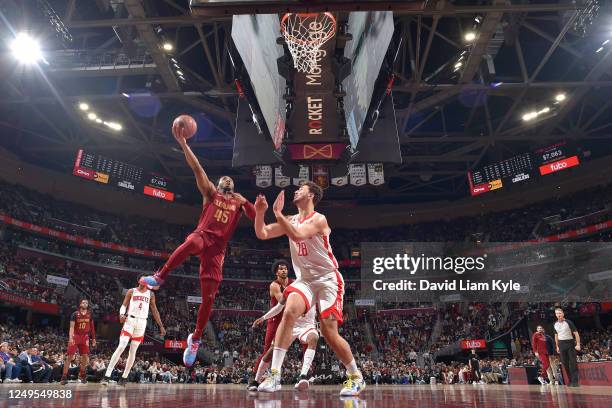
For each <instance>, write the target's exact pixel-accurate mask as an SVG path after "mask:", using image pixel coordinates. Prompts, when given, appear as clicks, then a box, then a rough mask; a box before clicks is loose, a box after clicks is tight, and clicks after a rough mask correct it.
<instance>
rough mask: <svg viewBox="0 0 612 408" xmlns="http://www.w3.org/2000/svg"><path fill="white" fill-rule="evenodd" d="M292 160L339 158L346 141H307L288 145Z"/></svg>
mask: <svg viewBox="0 0 612 408" xmlns="http://www.w3.org/2000/svg"><path fill="white" fill-rule="evenodd" d="M287 149H289V153H290V154H291V160H338V159H340V156H341V155H342V152H343V151H344V150H345V149H346V144H345V143H306V144H289V145H287Z"/></svg>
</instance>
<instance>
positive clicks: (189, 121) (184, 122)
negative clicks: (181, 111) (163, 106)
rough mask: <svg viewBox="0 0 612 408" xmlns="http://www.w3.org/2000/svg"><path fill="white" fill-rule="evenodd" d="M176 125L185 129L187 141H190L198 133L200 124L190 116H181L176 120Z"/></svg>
mask: <svg viewBox="0 0 612 408" xmlns="http://www.w3.org/2000/svg"><path fill="white" fill-rule="evenodd" d="M174 125H177V126H181V127H184V128H185V132H186V133H185V139H190V138H192V137H193V135H195V133H196V132H197V131H198V124H197V123H196V121H195V119H194V118H192V117H191V116H189V115H181V116H178V117H177V118H176V119H174V123H173V127H174Z"/></svg>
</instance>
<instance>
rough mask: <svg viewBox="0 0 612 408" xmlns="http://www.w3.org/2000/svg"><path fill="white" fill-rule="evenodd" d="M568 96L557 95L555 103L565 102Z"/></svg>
mask: <svg viewBox="0 0 612 408" xmlns="http://www.w3.org/2000/svg"><path fill="white" fill-rule="evenodd" d="M565 98H566V96H565V94H564V93H559V94H557V95H555V101H557V102H563V101H564V100H565Z"/></svg>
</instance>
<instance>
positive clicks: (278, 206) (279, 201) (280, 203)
mask: <svg viewBox="0 0 612 408" xmlns="http://www.w3.org/2000/svg"><path fill="white" fill-rule="evenodd" d="M284 207H285V190H281V192H280V193H278V196H277V197H276V200H274V205H273V206H272V209H273V210H274V214H277V215H278V214H280V215H282V213H283V208H284Z"/></svg>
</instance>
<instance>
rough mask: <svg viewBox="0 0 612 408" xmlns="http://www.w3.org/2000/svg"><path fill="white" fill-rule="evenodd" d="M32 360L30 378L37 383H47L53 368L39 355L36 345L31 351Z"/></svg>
mask: <svg viewBox="0 0 612 408" xmlns="http://www.w3.org/2000/svg"><path fill="white" fill-rule="evenodd" d="M31 361H32V378H33V380H34V382H37V383H48V382H49V379H50V378H51V373H52V371H53V369H52V368H51V366H50V365H49V364H47V363H46V362H45V361H43V359H42V358H41V357H40V355H39V350H38V348H36V347H33V348H32V351H31Z"/></svg>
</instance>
